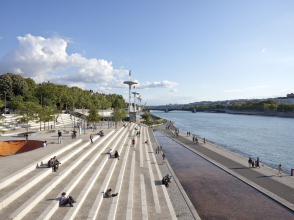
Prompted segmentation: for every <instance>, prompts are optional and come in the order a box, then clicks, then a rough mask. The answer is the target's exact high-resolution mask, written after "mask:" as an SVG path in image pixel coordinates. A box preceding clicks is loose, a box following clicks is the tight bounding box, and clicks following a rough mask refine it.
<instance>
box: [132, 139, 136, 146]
mask: <svg viewBox="0 0 294 220" xmlns="http://www.w3.org/2000/svg"><path fill="white" fill-rule="evenodd" d="M135 143H136V141H135V138H133V140H132V144H133V147H134V146H135Z"/></svg>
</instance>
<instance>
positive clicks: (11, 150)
mask: <svg viewBox="0 0 294 220" xmlns="http://www.w3.org/2000/svg"><path fill="white" fill-rule="evenodd" d="M41 146H43V141H33V140H29V141H4V142H0V157H5V156H9V155H14V154H21V153H24V152H27V151H31V150H35V149H37V148H39V147H41Z"/></svg>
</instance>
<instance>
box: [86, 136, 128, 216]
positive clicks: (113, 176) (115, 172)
mask: <svg viewBox="0 0 294 220" xmlns="http://www.w3.org/2000/svg"><path fill="white" fill-rule="evenodd" d="M128 142H129V135H125V137H124V139H123V141H122V142H121V143H120V147H119V149H118V152H120V160H114V161H113V162H112V165H111V167H112V169H110V170H109V171H108V173H107V177H108V178H105V180H104V182H103V183H102V186H101V187H100V189H99V192H100V195H99V194H98V196H97V197H96V198H95V199H96V200H95V201H96V203H95V204H97V203H98V204H100V205H97V206H94V207H92V210H96V213H93V214H92V216H91V215H89V216H88V218H89V219H95V218H94V217H95V215H97V213H98V211H99V210H101V211H100V212H99V218H101V219H107V218H108V215H109V212H110V207H111V201H112V200H113V199H118V198H119V196H117V197H114V198H104V199H103V194H101V192H105V191H106V190H107V189H109V188H111V189H112V190H113V192H112V193H119V194H120V191H115V190H116V189H115V185H116V184H117V183H118V182H119V180H118V177H119V176H120V175H121V174H120V173H119V171H121V167H122V164H123V162H124V160H125V158H127V156H128V154H129V150H130V145H128V144H127V143H128ZM123 173H124V170H122V175H123ZM119 194H118V195H119ZM97 210H98V211H97ZM102 210H103V211H102ZM90 213H91V210H90Z"/></svg>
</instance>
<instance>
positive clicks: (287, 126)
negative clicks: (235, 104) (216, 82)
mask: <svg viewBox="0 0 294 220" xmlns="http://www.w3.org/2000/svg"><path fill="white" fill-rule="evenodd" d="M151 113H152V114H154V115H156V116H158V117H161V118H165V119H167V120H171V121H173V122H175V126H176V127H177V128H179V129H180V131H182V132H187V131H190V132H191V134H196V135H198V136H200V137H201V138H203V137H205V138H206V139H207V140H208V141H210V142H213V143H214V144H216V145H218V146H220V147H223V148H225V149H227V150H230V151H232V152H234V153H237V154H239V155H241V156H244V157H252V158H253V159H254V160H255V159H256V157H259V158H260V162H261V163H263V164H265V165H267V166H269V167H272V168H274V169H277V167H278V165H279V164H282V166H283V169H284V171H283V172H284V173H287V174H290V171H291V168H292V169H294V159H293V157H294V147H293V139H294V138H293V136H294V118H283V117H270V116H255V115H254V116H253V115H235V114H224V113H204V112H197V113H191V112H185V111H171V112H168V113H165V112H161V111H152V112H151Z"/></svg>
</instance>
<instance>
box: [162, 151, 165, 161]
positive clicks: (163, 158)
mask: <svg viewBox="0 0 294 220" xmlns="http://www.w3.org/2000/svg"><path fill="white" fill-rule="evenodd" d="M164 161H165V154H164V153H163V154H162V164H163V162H164Z"/></svg>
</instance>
